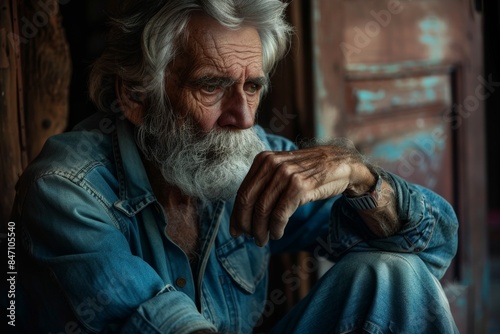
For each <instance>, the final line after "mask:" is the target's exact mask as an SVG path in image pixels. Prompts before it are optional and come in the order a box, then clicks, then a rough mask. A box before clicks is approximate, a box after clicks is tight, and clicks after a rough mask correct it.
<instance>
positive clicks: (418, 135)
mask: <svg viewBox="0 0 500 334" xmlns="http://www.w3.org/2000/svg"><path fill="white" fill-rule="evenodd" d="M478 4H480V2H479V1H476V2H475V1H472V0H413V1H412V0H402V1H395V0H389V1H383V0H334V1H332V0H316V1H311V2H310V6H311V7H310V11H311V24H310V27H311V32H310V34H311V36H312V54H311V57H312V62H311V64H312V76H313V86H312V87H313V91H312V103H313V105H314V115H313V118H312V119H313V120H314V124H315V126H314V128H315V135H316V136H318V137H332V136H347V137H349V138H351V139H352V140H353V141H354V142H355V144H356V145H357V147H358V148H359V149H360V150H361V151H362V152H363V153H364V154H366V155H368V156H370V157H372V159H373V160H374V161H375V162H376V163H378V164H380V165H381V166H383V167H385V168H386V169H388V170H390V171H392V172H394V173H396V174H398V175H400V176H403V177H404V178H406V179H408V180H410V181H413V182H416V183H419V184H422V185H424V186H426V187H428V188H431V189H433V190H435V191H436V192H437V193H439V194H441V195H442V196H443V197H444V198H446V199H447V200H448V201H449V202H450V203H452V205H453V206H454V208H455V210H456V212H457V214H458V216H459V220H460V223H461V227H460V246H459V253H458V255H457V257H456V259H455V262H454V264H453V265H452V267H451V268H450V270H449V271H448V273H447V275H446V277H445V278H444V279H443V285H444V286H445V287H446V289H447V290H448V295H449V299H450V302H451V304H452V306H453V309H454V312H455V317H456V320H457V322H458V323H459V327H460V329H461V331H462V332H464V333H479V332H481V330H482V329H484V325H485V317H486V314H487V303H488V301H487V300H488V298H487V289H488V287H487V286H486V284H485V283H484V282H486V281H487V280H486V279H485V278H486V277H487V276H486V275H487V271H486V270H487V269H486V268H487V266H486V261H487V255H486V254H487V253H486V252H487V248H486V240H487V238H486V219H485V212H486V198H485V196H486V190H485V186H486V177H485V173H486V172H485V171H486V168H485V157H484V151H485V146H484V124H483V121H484V115H483V102H484V100H485V99H486V98H487V97H488V96H489V95H490V94H491V93H492V92H493V91H494V90H495V89H497V88H498V86H500V83H497V82H494V81H492V78H491V76H488V75H485V74H483V72H482V30H481V28H482V27H481V24H482V22H481V14H480V8H478V7H479V5H478ZM304 88H307V87H304ZM305 117H309V118H310V117H311V116H305Z"/></svg>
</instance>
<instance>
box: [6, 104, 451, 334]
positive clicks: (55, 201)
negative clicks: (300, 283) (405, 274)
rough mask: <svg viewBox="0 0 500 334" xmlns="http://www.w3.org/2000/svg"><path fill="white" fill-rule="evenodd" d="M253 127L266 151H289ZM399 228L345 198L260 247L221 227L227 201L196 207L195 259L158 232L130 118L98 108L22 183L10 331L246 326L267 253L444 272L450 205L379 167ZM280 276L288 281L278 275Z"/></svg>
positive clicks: (301, 216)
mask: <svg viewBox="0 0 500 334" xmlns="http://www.w3.org/2000/svg"><path fill="white" fill-rule="evenodd" d="M257 130H258V134H259V136H260V137H261V139H262V140H263V141H264V143H265V145H266V146H267V149H270V150H293V149H296V147H295V146H294V144H293V143H291V142H290V141H288V140H286V139H284V138H281V137H279V136H275V135H270V134H266V133H265V132H264V131H263V130H262V129H261V128H259V127H257ZM386 179H387V180H388V181H389V182H390V183H391V185H392V186H393V188H394V190H395V191H396V195H397V205H398V212H399V217H400V219H401V221H402V222H403V228H402V230H401V231H400V232H399V233H398V234H396V235H394V236H391V237H389V238H382V239H381V238H375V237H374V236H373V235H371V233H370V231H369V230H368V229H367V228H366V226H365V225H364V224H363V223H362V220H361V219H360V217H359V216H358V215H357V213H356V211H355V210H353V209H352V208H350V207H349V206H348V205H347V204H346V203H345V201H344V199H343V198H342V197H341V196H337V197H335V198H332V199H329V200H325V201H318V202H314V203H310V204H307V205H304V206H302V207H300V208H299V209H298V210H297V211H296V213H295V214H294V215H293V216H292V218H291V219H290V221H289V223H288V225H287V228H286V231H285V235H284V236H283V238H282V239H280V240H277V241H271V242H269V243H268V244H267V245H266V246H264V247H258V246H256V245H255V242H254V240H252V239H249V238H247V237H245V236H240V237H238V238H233V237H232V236H231V235H230V233H229V217H230V214H231V210H232V206H233V202H232V201H218V202H213V203H200V205H199V207H200V212H199V217H200V236H201V237H200V259H199V261H198V263H197V265H196V266H193V268H192V267H191V265H190V263H189V261H188V258H187V257H186V255H185V254H184V252H183V251H182V250H181V249H180V248H179V247H178V246H177V245H176V244H174V243H173V242H172V241H171V240H170V239H169V238H168V236H167V235H166V233H165V227H166V224H168V221H167V218H166V215H165V213H164V211H163V208H162V207H161V206H160V204H159V203H158V201H157V199H156V197H155V195H154V194H153V191H152V188H151V185H150V183H149V180H148V177H147V175H146V172H145V169H144V166H143V163H142V161H141V158H140V154H139V150H138V148H137V146H136V144H135V140H134V128H133V126H132V125H131V124H130V123H129V122H128V121H126V120H125V119H123V118H120V117H115V116H113V115H107V114H101V113H99V114H96V115H94V116H92V117H90V118H89V119H87V120H85V121H84V122H82V123H81V124H79V125H78V126H77V127H76V128H75V129H74V130H73V131H71V132H68V133H64V134H61V135H58V136H54V137H52V138H51V139H49V140H48V141H47V143H46V145H45V147H44V149H43V152H42V153H41V154H40V156H39V157H38V158H37V159H36V160H35V161H34V162H33V163H32V164H31V165H30V166H29V168H28V169H27V170H26V171H25V173H24V174H23V176H22V177H21V179H20V182H19V183H18V191H17V197H16V202H15V206H14V210H13V217H12V220H13V221H14V222H15V223H16V227H17V235H18V240H19V241H18V244H19V246H18V249H19V251H18V252H21V253H22V254H21V253H20V254H19V255H18V277H17V279H18V282H17V299H16V306H17V311H16V312H17V328H20V326H26V332H31V333H40V332H50V333H86V332H118V331H119V332H123V333H175V334H179V333H191V332H193V331H196V330H200V329H213V330H215V329H217V330H218V331H220V332H229V333H251V332H252V328H253V327H254V325H255V323H256V322H257V321H258V320H259V316H260V315H261V313H262V311H263V309H264V306H265V303H266V298H268V296H267V282H268V265H269V256H270V254H271V252H286V251H297V250H308V251H310V252H311V254H312V255H313V256H314V257H316V256H327V257H329V258H331V259H332V260H336V259H338V258H339V257H341V256H342V255H343V254H345V253H346V252H352V251H370V250H372V249H377V250H386V251H391V252H414V253H417V254H419V256H420V257H421V258H422V260H423V261H424V262H425V264H426V265H427V267H428V268H429V270H431V271H432V273H433V274H434V275H435V276H436V277H437V278H440V277H442V275H443V274H444V272H445V270H446V268H447V267H448V265H449V264H450V261H451V260H452V258H453V256H454V255H455V252H456V247H457V236H456V231H457V226H458V223H457V220H456V217H455V214H454V212H453V209H452V208H451V206H450V205H449V204H448V203H446V202H445V201H444V200H443V199H442V198H440V197H439V196H437V195H436V194H434V193H432V192H431V191H429V190H427V189H425V188H422V187H420V186H417V185H413V184H410V183H407V182H405V181H404V180H402V179H400V178H398V177H397V176H395V175H392V174H389V173H387V175H386ZM282 279H283V280H284V281H285V280H286V279H287V277H286V276H283V277H282Z"/></svg>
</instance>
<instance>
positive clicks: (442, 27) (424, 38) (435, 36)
mask: <svg viewBox="0 0 500 334" xmlns="http://www.w3.org/2000/svg"><path fill="white" fill-rule="evenodd" d="M418 25H419V28H420V31H421V33H422V34H421V35H420V38H419V40H420V42H421V43H422V44H424V45H425V46H427V48H428V57H429V58H430V59H443V58H444V53H445V49H446V44H447V42H448V38H447V36H446V34H447V30H448V26H447V25H446V23H444V22H443V21H441V20H440V19H439V18H437V17H436V16H428V17H426V18H425V19H423V20H422V21H420V23H419V24H418Z"/></svg>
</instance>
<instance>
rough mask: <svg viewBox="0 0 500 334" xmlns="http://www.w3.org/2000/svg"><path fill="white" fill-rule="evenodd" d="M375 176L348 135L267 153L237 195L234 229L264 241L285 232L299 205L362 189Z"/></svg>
mask: <svg viewBox="0 0 500 334" xmlns="http://www.w3.org/2000/svg"><path fill="white" fill-rule="evenodd" d="M374 182H375V177H374V176H373V175H372V173H371V172H370V171H369V169H368V168H367V167H366V166H365V164H364V159H363V157H362V155H361V154H359V153H358V151H357V150H356V149H355V148H354V145H353V144H352V143H351V142H350V141H347V140H344V139H338V140H336V141H335V142H333V143H332V144H331V145H325V146H315V147H310V148H306V149H301V150H296V151H286V152H262V153H260V154H259V155H258V156H257V157H256V158H255V161H254V163H253V165H252V167H251V168H250V171H249V173H248V175H247V176H246V178H245V180H244V181H243V183H242V185H241V187H240V189H239V191H238V195H237V196H236V201H235V205H234V208H233V213H232V216H231V234H232V235H233V236H239V235H240V234H242V233H244V234H247V235H249V236H252V237H254V238H255V242H256V244H257V245H260V246H263V245H265V244H266V243H267V241H268V240H269V237H270V238H271V239H279V238H281V237H282V236H283V232H284V230H285V227H286V224H287V222H288V219H289V218H290V216H291V215H292V214H293V213H294V212H295V210H296V209H297V208H298V207H299V206H301V205H303V204H306V203H309V202H312V201H316V200H320V199H326V198H330V197H333V196H336V195H338V194H341V193H342V192H344V191H345V190H347V191H348V192H349V193H350V194H357V193H359V194H362V193H363V192H365V191H367V190H368V189H370V187H371V186H372V185H373V184H374Z"/></svg>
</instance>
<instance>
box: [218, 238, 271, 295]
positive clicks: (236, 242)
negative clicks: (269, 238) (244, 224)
mask: <svg viewBox="0 0 500 334" xmlns="http://www.w3.org/2000/svg"><path fill="white" fill-rule="evenodd" d="M216 252H217V259H218V260H219V262H220V263H221V264H222V267H223V268H224V269H225V271H226V272H227V273H228V274H229V276H230V277H231V278H232V279H233V281H234V282H235V283H236V284H237V285H238V286H240V287H241V288H242V289H243V290H245V291H246V292H248V293H251V294H253V293H254V292H255V289H256V287H257V286H258V284H259V282H260V281H261V280H262V278H263V277H264V276H265V274H266V271H267V269H268V266H269V247H268V246H266V247H258V246H257V245H255V243H254V241H253V240H250V239H246V238H245V237H243V236H240V237H239V238H231V239H230V240H229V241H228V242H227V243H225V244H224V245H222V246H221V247H219V248H218V249H217V251H216Z"/></svg>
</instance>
